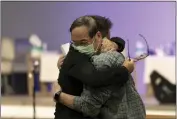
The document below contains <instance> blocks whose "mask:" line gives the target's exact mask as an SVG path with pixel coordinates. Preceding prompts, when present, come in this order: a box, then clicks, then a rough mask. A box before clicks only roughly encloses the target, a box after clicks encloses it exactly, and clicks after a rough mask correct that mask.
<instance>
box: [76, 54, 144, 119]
mask: <svg viewBox="0 0 177 119" xmlns="http://www.w3.org/2000/svg"><path fill="white" fill-rule="evenodd" d="M92 60H93V64H94V66H95V67H96V68H97V69H98V70H103V69H105V68H109V67H112V66H115V65H116V66H121V65H122V64H123V62H124V60H125V59H124V56H123V55H122V54H121V53H118V52H116V51H110V52H106V53H101V54H99V55H95V56H92ZM122 80H123V79H122ZM74 108H75V110H77V111H80V112H83V114H85V115H86V116H90V117H93V118H96V117H99V118H101V119H145V115H146V114H145V107H144V104H143V102H142V100H141V98H140V96H139V94H138V92H137V90H136V88H135V86H134V84H133V79H132V77H131V75H130V79H129V80H128V81H127V83H126V84H125V85H124V86H121V87H120V86H119V85H118V84H115V85H111V86H107V87H102V88H93V87H89V86H87V85H84V89H83V92H82V94H81V96H76V97H75V99H74Z"/></svg>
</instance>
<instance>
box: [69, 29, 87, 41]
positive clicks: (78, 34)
mask: <svg viewBox="0 0 177 119" xmlns="http://www.w3.org/2000/svg"><path fill="white" fill-rule="evenodd" d="M71 37H72V40H82V39H88V37H89V35H88V28H87V27H85V26H80V27H76V28H74V29H73V30H72V32H71Z"/></svg>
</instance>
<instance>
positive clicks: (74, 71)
mask: <svg viewBox="0 0 177 119" xmlns="http://www.w3.org/2000/svg"><path fill="white" fill-rule="evenodd" d="M69 75H70V76H72V77H74V78H76V79H78V80H80V81H82V82H83V83H84V84H86V85H89V86H93V87H100V86H107V85H110V84H114V83H119V84H123V83H125V82H126V81H127V80H128V79H129V78H128V76H129V72H128V70H127V68H126V67H124V66H119V67H111V68H107V69H104V70H101V71H100V70H97V69H96V68H95V67H94V65H93V64H92V62H89V61H85V62H82V63H80V64H77V65H75V66H74V67H72V68H71V69H70V70H69Z"/></svg>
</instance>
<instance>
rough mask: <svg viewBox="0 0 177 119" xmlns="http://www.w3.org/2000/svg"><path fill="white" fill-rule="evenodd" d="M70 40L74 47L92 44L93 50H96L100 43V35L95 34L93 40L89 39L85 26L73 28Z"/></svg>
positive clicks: (98, 33)
mask: <svg viewBox="0 0 177 119" xmlns="http://www.w3.org/2000/svg"><path fill="white" fill-rule="evenodd" d="M71 39H72V41H73V43H74V45H76V46H80V45H81V46H87V45H90V44H93V46H94V49H95V50H97V49H98V47H99V46H100V45H101V43H102V36H101V33H100V32H97V33H96V35H95V36H94V37H93V38H90V37H89V32H88V28H87V27H86V26H80V27H76V28H74V29H73V30H72V32H71Z"/></svg>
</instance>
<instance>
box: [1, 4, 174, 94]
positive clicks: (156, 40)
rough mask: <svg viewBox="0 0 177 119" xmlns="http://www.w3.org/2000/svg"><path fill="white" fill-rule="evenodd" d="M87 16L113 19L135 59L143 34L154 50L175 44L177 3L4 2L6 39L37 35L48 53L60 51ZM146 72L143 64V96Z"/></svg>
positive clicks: (114, 31) (114, 30)
mask: <svg viewBox="0 0 177 119" xmlns="http://www.w3.org/2000/svg"><path fill="white" fill-rule="evenodd" d="M85 14H98V15H104V16H107V17H109V18H110V19H111V20H112V22H113V23H114V26H113V28H112V35H113V36H121V37H123V38H126V39H127V38H128V39H129V40H130V44H131V46H130V49H131V52H130V53H131V54H132V56H133V55H134V52H135V42H136V40H138V39H140V38H139V37H138V34H139V33H141V34H143V35H144V36H145V37H146V38H147V40H148V43H149V45H150V48H155V47H157V46H159V45H160V44H162V45H163V44H165V43H167V42H169V41H174V40H175V2H6V3H5V2H2V36H11V37H13V38H19V37H28V36H29V35H30V34H31V33H36V34H38V35H39V37H40V38H41V39H42V40H43V41H45V42H47V43H48V49H50V50H58V49H60V47H59V46H60V45H61V44H62V43H65V42H68V41H69V40H70V34H69V32H68V29H69V27H70V24H71V23H72V21H73V20H74V19H75V18H77V17H79V16H82V15H85ZM140 40H141V39H140ZM142 68H144V64H143V62H139V63H138V65H137V70H138V71H137V72H138V89H139V92H140V93H141V94H143V93H144V91H145V90H144V89H145V88H144V86H143V85H142V82H143V81H142V80H143V73H141V72H142Z"/></svg>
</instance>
